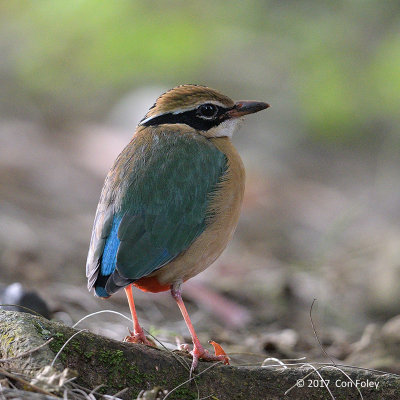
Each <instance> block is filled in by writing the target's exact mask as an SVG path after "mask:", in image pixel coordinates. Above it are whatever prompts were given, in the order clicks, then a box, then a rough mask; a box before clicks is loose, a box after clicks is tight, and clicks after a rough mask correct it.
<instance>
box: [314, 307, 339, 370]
mask: <svg viewBox="0 0 400 400" xmlns="http://www.w3.org/2000/svg"><path fill="white" fill-rule="evenodd" d="M316 301H317V299H314V300H313V302H312V303H311V307H310V321H311V326H312V328H313V331H314V336H315V338H316V339H317V342H318V344H319V347H320V348H321V350H322V352H323V353H324V354H325V355H326V357H327V358H329V359H330V360H331V362H332V364H333V365H335V366H336V363H335V361H333V359H332V357H331V356H330V355H329V354H328V353H327V352H326V350H325V349H324V346H322V343H321V341H320V340H319V337H318V334H317V330H316V329H315V325H314V321H313V319H312V309H313V306H314V303H315V302H316Z"/></svg>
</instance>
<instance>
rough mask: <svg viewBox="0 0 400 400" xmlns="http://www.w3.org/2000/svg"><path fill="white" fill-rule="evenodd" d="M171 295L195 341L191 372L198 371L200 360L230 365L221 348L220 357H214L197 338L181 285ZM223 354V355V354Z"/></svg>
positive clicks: (176, 286)
mask: <svg viewBox="0 0 400 400" xmlns="http://www.w3.org/2000/svg"><path fill="white" fill-rule="evenodd" d="M171 294H172V297H173V298H174V299H175V301H176V303H177V304H178V307H179V309H180V310H181V313H182V316H183V319H184V320H185V322H186V325H187V327H188V329H189V332H190V336H191V337H192V341H193V350H192V351H191V352H190V353H191V354H192V356H193V361H192V367H191V369H190V372H193V371H194V370H195V369H196V367H197V364H198V362H199V359H200V358H201V359H202V360H207V361H223V362H224V364H229V359H228V356H227V355H226V354H225V352H224V351H223V350H222V347H221V346H219V345H218V346H219V349H220V351H219V354H218V353H217V354H218V355H217V354H216V355H214V354H210V353H209V352H208V350H206V349H205V348H204V347H203V346H202V345H201V343H200V341H199V338H198V337H197V334H196V332H195V330H194V327H193V324H192V321H191V320H190V317H189V314H188V312H187V310H186V307H185V304H184V303H183V300H182V291H181V284H180V283H179V284H176V285H173V286H171ZM214 343H215V342H214ZM221 353H223V354H221Z"/></svg>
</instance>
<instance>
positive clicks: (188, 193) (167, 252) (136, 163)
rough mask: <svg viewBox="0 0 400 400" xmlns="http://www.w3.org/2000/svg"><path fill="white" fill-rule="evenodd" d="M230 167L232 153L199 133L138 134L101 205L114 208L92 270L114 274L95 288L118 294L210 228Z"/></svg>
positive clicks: (122, 157)
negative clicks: (214, 205)
mask: <svg viewBox="0 0 400 400" xmlns="http://www.w3.org/2000/svg"><path fill="white" fill-rule="evenodd" d="M226 168H227V159H226V157H225V155H224V154H223V153H222V152H221V151H219V150H218V149H217V148H216V147H215V146H214V145H213V144H212V142H211V141H209V140H208V139H206V138H204V137H203V136H200V135H197V134H189V133H186V134H182V133H178V132H176V133H168V134H166V133H163V132H160V133H158V134H157V133H153V135H151V137H150V138H149V139H147V140H140V139H139V138H138V139H134V140H133V141H132V142H131V143H130V145H129V146H127V148H126V149H125V150H124V151H123V152H122V153H121V155H120V156H119V158H118V159H117V161H116V163H115V165H114V167H113V169H112V170H111V172H110V174H109V176H108V178H107V180H106V183H105V187H104V188H103V196H102V199H101V203H102V205H100V204H99V209H101V210H106V211H105V214H107V215H108V217H107V218H99V220H100V221H101V222H102V221H107V223H108V225H107V226H104V227H100V229H99V227H97V229H95V228H94V231H96V232H101V231H104V232H106V234H104V233H103V234H101V233H100V234H99V237H101V240H102V241H103V242H102V243H101V241H99V242H98V243H93V244H92V245H91V247H92V246H93V247H94V248H97V251H96V254H98V255H99V254H100V253H101V256H99V259H98V261H97V267H95V262H96V260H92V262H93V264H92V267H90V266H89V269H91V272H92V273H91V274H90V275H91V276H92V281H93V277H95V278H98V277H104V278H105V277H107V279H104V278H101V279H98V282H97V283H93V284H94V286H96V292H98V294H100V293H101V290H99V291H98V290H97V286H98V285H101V286H102V287H104V288H105V291H106V292H107V294H111V293H113V292H115V291H116V290H118V289H119V288H120V287H123V286H126V285H127V284H128V283H129V282H132V281H134V280H137V279H140V278H142V277H144V276H147V275H149V274H151V273H152V272H154V271H155V270H157V269H159V268H160V267H162V266H163V265H165V264H166V263H168V262H169V261H171V260H172V259H174V258H175V257H176V256H177V255H179V254H180V253H181V252H183V251H184V250H186V249H187V248H188V247H189V246H190V244H191V243H192V242H193V241H194V240H195V239H196V238H197V237H198V236H199V235H200V234H201V233H202V232H203V231H204V229H205V227H206V223H207V217H208V215H207V210H208V207H209V203H210V199H211V196H212V194H213V192H214V191H215V190H216V189H217V186H218V182H220V181H221V178H222V177H223V175H224V173H225V171H226ZM110 209H112V210H113V213H112V218H110V213H109V211H108V212H107V210H110ZM101 222H100V223H101ZM101 228H103V229H101ZM92 241H93V237H92ZM99 247H100V251H99ZM101 247H102V249H101ZM94 268H97V270H96V271H95V270H94ZM100 295H101V294H100Z"/></svg>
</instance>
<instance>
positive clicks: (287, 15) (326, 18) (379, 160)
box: [0, 0, 400, 370]
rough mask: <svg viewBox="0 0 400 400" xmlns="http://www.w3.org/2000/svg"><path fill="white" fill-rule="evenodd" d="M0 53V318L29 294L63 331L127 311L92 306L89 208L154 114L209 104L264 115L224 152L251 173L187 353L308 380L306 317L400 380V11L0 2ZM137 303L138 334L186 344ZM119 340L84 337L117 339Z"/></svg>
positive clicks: (192, 296)
mask: <svg viewBox="0 0 400 400" xmlns="http://www.w3.org/2000/svg"><path fill="white" fill-rule="evenodd" d="M0 53H1V57H0V88H1V96H0V268H1V270H0V283H1V284H2V285H3V289H2V292H1V293H2V296H3V297H2V302H3V303H14V302H17V300H18V299H21V297H23V296H22V294H26V293H28V294H30V293H29V292H30V291H35V292H36V293H37V294H38V295H40V296H41V297H42V299H43V300H44V302H45V303H46V304H47V308H48V310H47V311H46V312H47V313H48V314H49V315H50V316H51V317H53V318H56V319H59V320H62V321H64V322H65V323H68V324H72V323H74V322H76V321H77V320H79V319H80V318H81V317H83V316H84V315H87V314H89V313H90V312H94V311H99V310H103V309H112V310H119V311H121V312H123V313H124V314H125V315H128V307H127V304H126V301H125V298H124V293H118V294H117V295H115V296H113V297H112V299H110V300H108V301H104V300H103V301H102V300H100V299H97V298H94V297H93V296H92V295H91V294H89V293H88V292H87V289H86V279H85V261H86V254H87V249H88V245H89V240H90V233H91V228H92V222H93V218H94V214H95V210H96V205H97V201H98V198H99V194H100V190H101V187H102V184H103V181H104V178H105V175H106V173H107V171H108V169H109V168H110V166H111V165H112V162H113V160H114V159H115V157H116V156H117V155H118V153H119V152H120V151H121V150H122V148H123V147H124V146H125V144H127V143H128V141H129V140H130V137H131V136H132V134H133V132H134V130H135V126H136V124H137V122H138V121H139V120H140V119H141V118H142V117H143V116H144V114H145V113H146V111H147V109H148V108H149V107H150V106H151V105H152V104H153V103H154V101H155V99H156V98H157V97H158V95H160V94H161V93H162V92H164V91H165V90H167V89H169V88H171V87H174V86H176V85H178V84H182V83H196V84H203V85H207V86H210V87H213V88H215V89H217V90H220V91H221V92H222V93H224V94H226V95H228V96H230V97H232V98H234V99H236V100H239V99H254V100H260V101H267V102H268V103H270V104H271V105H272V107H271V109H269V110H267V111H266V112H263V113H260V114H257V115H255V116H252V117H249V118H248V119H247V121H246V123H245V124H244V125H243V127H242V129H241V131H240V132H238V134H237V135H236V136H235V137H234V138H233V142H234V144H235V145H236V147H237V148H238V150H239V152H240V153H241V155H242V157H243V160H244V164H245V166H246V170H247V188H246V196H245V202H244V207H243V212H242V216H241V219H240V222H239V226H238V229H237V232H236V235H235V237H234V240H233V241H232V243H231V244H230V245H229V247H228V249H227V250H226V251H225V253H224V254H223V256H222V257H221V258H220V259H219V260H218V261H217V262H216V263H215V264H214V266H213V267H211V268H209V269H208V270H207V271H206V272H204V273H202V274H201V275H199V276H197V277H196V278H194V279H193V280H192V281H191V282H188V283H187V284H186V285H185V286H184V295H185V299H186V300H187V302H188V306H189V311H190V312H191V313H192V317H193V322H194V323H195V326H196V328H197V329H198V331H199V333H200V337H201V338H202V339H203V340H205V341H207V340H208V339H211V338H212V339H214V340H217V341H220V342H221V344H224V345H225V347H226V350H228V351H230V352H232V353H234V352H236V357H237V360H238V362H245V361H247V362H248V361H249V358H251V357H252V356H251V355H250V353H255V354H257V356H254V359H255V360H262V359H263V358H265V357H266V356H267V355H276V356H279V357H283V358H285V357H286V358H290V357H295V356H306V357H307V358H308V360H315V359H318V358H319V357H323V354H322V352H321V349H320V348H319V346H318V343H317V341H316V339H315V337H314V333H313V330H312V327H311V323H310V307H311V304H312V301H313V299H317V303H316V304H315V305H314V308H313V320H314V323H315V325H316V329H317V332H318V335H319V337H320V338H321V341H322V343H323V345H324V346H325V347H326V349H327V351H328V353H329V354H330V355H331V356H332V357H335V358H337V359H341V360H346V361H347V362H352V363H355V364H357V365H364V366H366V365H367V366H374V367H380V368H384V369H391V370H398V369H399V365H398V362H397V361H396V360H391V359H390V357H389V356H388V354H389V353H391V354H395V353H393V348H396V349H397V350H396V351H398V352H400V350H398V349H399V348H400V337H399V335H400V334H399V332H400V320H399V318H396V316H397V315H398V314H400V185H399V181H400V160H399V151H400V130H399V124H400V113H399V110H400V4H399V2H397V1H390V0H389V1H385V2H382V1H378V0H362V1H361V0H340V1H336V2H333V3H332V2H329V1H318V2H316V1H311V0H302V1H296V2H287V1H278V0H275V1H267V0H265V1H256V0H246V1H241V2H224V1H208V0H205V1H202V2H183V1H166V2H157V1H151V0H150V1H146V2H144V1H109V2H100V3H99V2H97V1H95V0H85V1H83V0H73V1H54V0H43V1H40V2H24V1H13V2H11V1H9V2H1V3H0ZM15 282H19V283H20V284H21V285H22V286H19V285H15V284H14V285H12V286H11V289H10V286H9V285H10V284H12V283H15ZM7 296H8V297H7ZM13 296H14V297H13ZM18 296H19V297H18ZM135 296H136V303H137V308H138V313H139V318H140V319H141V320H142V322H143V324H144V327H145V328H146V329H148V330H150V331H151V332H152V333H153V334H155V335H156V336H157V337H158V338H159V339H161V340H163V341H164V342H165V343H171V346H172V345H173V344H174V342H175V336H176V335H178V336H180V337H181V338H182V339H183V340H186V341H187V340H188V334H187V331H186V328H185V325H184V323H183V321H182V319H181V316H180V313H179V310H178V308H177V307H176V305H175V303H174V301H173V300H172V299H171V298H170V296H169V294H168V293H161V294H153V295H152V294H145V293H142V292H139V291H137V292H136V294H135ZM24 304H25V305H27V306H32V305H33V301H32V300H27V301H26V302H25V303H24ZM42 306H43V305H42ZM127 324H128V323H127V322H126V321H125V320H123V319H122V318H120V317H118V316H115V315H106V314H100V315H97V316H94V317H92V318H90V319H88V320H86V321H85V322H83V323H82V324H81V327H89V328H90V329H92V330H93V331H95V332H99V333H102V334H105V335H107V336H110V337H113V338H116V339H121V338H122V337H123V336H125V335H126V333H127ZM382 326H383V327H382ZM360 338H361V340H360ZM389 342H390V343H393V346H394V347H393V348H391V349H390V350H386V349H389V347H390V346H389V347H388V343H389ZM396 346H397V347H396ZM370 351H374V352H375V353H374V356H373V357H371V355H370V354H371V353H369V352H370ZM385 352H386V353H385ZM378 353H379V355H377V354H378ZM245 354H246V356H245ZM367 355H368V356H367ZM397 360H398V358H397ZM371 363H372V364H371Z"/></svg>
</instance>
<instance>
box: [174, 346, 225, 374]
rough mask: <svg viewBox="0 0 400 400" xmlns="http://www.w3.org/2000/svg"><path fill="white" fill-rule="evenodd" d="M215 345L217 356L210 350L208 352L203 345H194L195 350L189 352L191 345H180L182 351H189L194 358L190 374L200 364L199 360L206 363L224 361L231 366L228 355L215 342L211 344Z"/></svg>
mask: <svg viewBox="0 0 400 400" xmlns="http://www.w3.org/2000/svg"><path fill="white" fill-rule="evenodd" d="M209 343H210V344H212V345H213V347H214V351H215V354H211V353H210V352H209V351H208V350H206V349H205V348H204V347H203V346H202V345H201V344H198V345H196V344H195V345H194V346H193V350H192V351H189V345H187V344H182V345H180V349H181V350H186V351H189V353H190V354H191V355H192V357H193V361H192V366H191V368H190V373H192V372H193V371H194V370H195V369H196V368H197V365H198V364H199V360H205V361H222V362H223V363H224V364H229V357H228V356H227V355H226V353H225V351H224V350H223V349H222V347H221V346H220V345H219V344H218V343H216V342H213V341H210V342H209Z"/></svg>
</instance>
